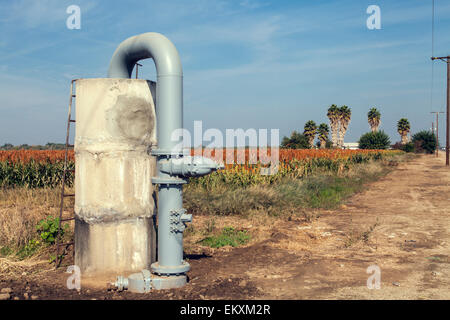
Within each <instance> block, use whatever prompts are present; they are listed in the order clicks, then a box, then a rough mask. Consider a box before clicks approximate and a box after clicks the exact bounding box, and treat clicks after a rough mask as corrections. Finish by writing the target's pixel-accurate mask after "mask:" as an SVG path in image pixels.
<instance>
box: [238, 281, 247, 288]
mask: <svg viewBox="0 0 450 320" xmlns="http://www.w3.org/2000/svg"><path fill="white" fill-rule="evenodd" d="M246 285H247V281H245V280H242V281H241V282H239V286H240V287H245V286H246Z"/></svg>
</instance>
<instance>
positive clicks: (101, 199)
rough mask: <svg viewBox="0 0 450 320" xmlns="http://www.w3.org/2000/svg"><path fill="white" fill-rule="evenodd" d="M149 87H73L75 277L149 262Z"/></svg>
mask: <svg viewBox="0 0 450 320" xmlns="http://www.w3.org/2000/svg"><path fill="white" fill-rule="evenodd" d="M155 90H156V87H155V83H154V82H150V81H146V80H131V79H109V78H105V79H80V80H77V81H76V97H77V104H76V120H77V122H76V131H75V159H76V161H75V165H76V170H75V250H76V251H75V264H76V265H78V266H79V267H80V269H81V272H82V273H83V274H95V273H108V272H112V273H115V274H117V273H121V272H129V271H140V270H142V269H147V268H150V265H151V263H152V262H154V261H156V250H155V244H156V238H155V237H156V232H155V223H154V218H155V216H154V208H155V192H154V191H155V190H154V188H153V185H152V183H151V178H152V177H153V176H155V174H156V158H155V157H152V156H150V155H149V153H148V152H149V150H150V149H151V148H152V146H153V145H155V144H156V142H157V141H156V114H155V101H154V99H155V96H156V94H155Z"/></svg>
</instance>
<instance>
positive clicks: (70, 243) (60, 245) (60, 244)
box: [58, 241, 73, 247]
mask: <svg viewBox="0 0 450 320" xmlns="http://www.w3.org/2000/svg"><path fill="white" fill-rule="evenodd" d="M72 244H73V241H72V242H65V243H58V247H62V246H70V245H72Z"/></svg>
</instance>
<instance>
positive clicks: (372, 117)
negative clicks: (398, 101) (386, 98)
mask: <svg viewBox="0 0 450 320" xmlns="http://www.w3.org/2000/svg"><path fill="white" fill-rule="evenodd" d="M367 120H368V121H369V126H370V129H371V130H372V132H377V131H378V127H379V126H380V124H381V113H380V111H378V110H377V108H371V109H370V110H369V113H367Z"/></svg>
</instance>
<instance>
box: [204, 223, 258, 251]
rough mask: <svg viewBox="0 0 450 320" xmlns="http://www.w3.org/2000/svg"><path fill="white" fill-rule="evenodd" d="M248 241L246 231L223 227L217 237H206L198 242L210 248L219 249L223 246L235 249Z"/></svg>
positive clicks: (248, 237) (248, 236)
mask: <svg viewBox="0 0 450 320" xmlns="http://www.w3.org/2000/svg"><path fill="white" fill-rule="evenodd" d="M249 240H250V235H249V234H248V232H247V231H246V230H235V229H234V228H233V227H225V228H223V229H222V232H221V233H220V234H219V235H216V236H211V237H207V238H205V239H203V240H201V241H200V242H201V243H202V244H203V245H206V246H209V247H211V248H221V247H224V246H232V247H237V246H239V245H243V244H246V243H247V242H248V241H249Z"/></svg>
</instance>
